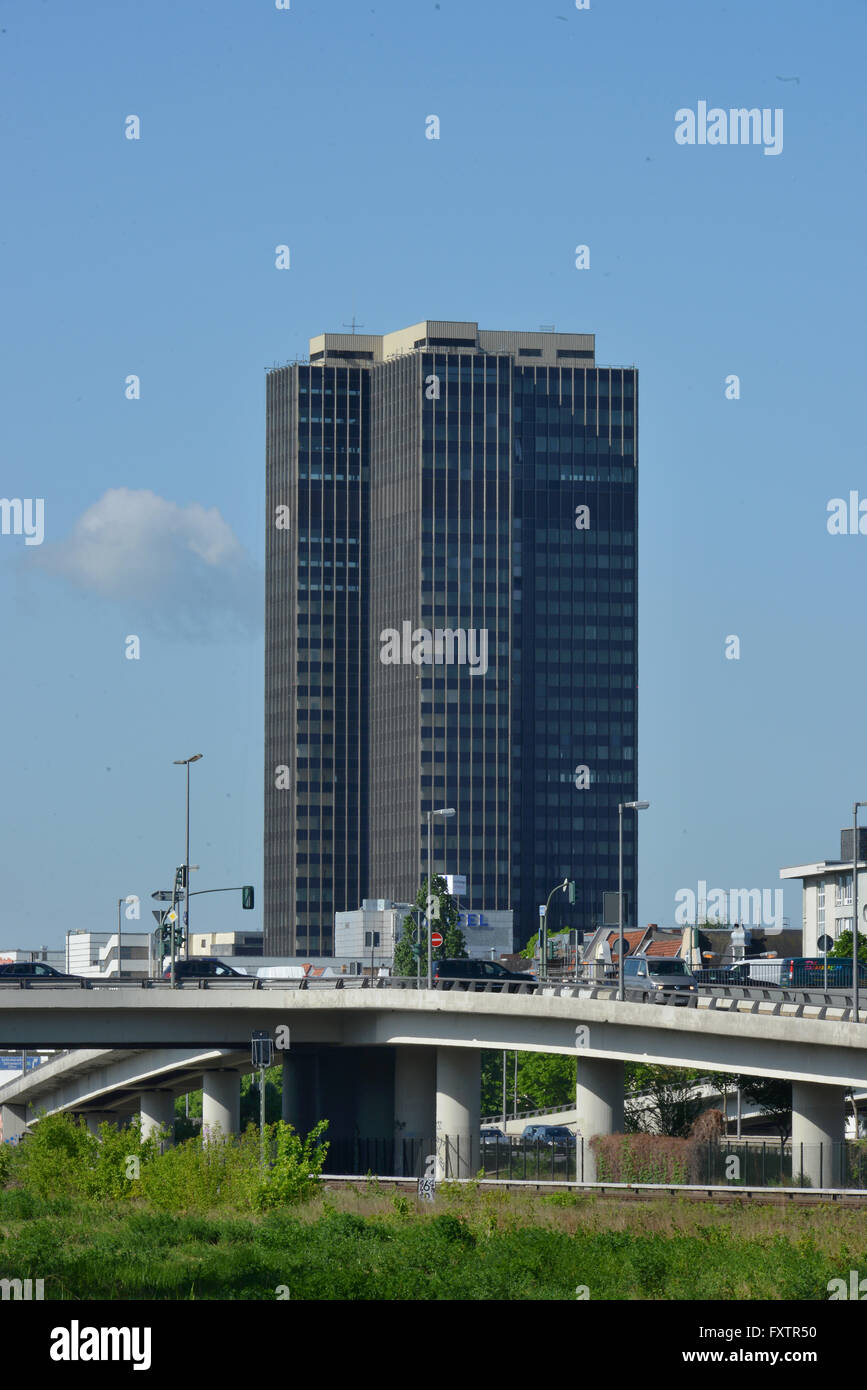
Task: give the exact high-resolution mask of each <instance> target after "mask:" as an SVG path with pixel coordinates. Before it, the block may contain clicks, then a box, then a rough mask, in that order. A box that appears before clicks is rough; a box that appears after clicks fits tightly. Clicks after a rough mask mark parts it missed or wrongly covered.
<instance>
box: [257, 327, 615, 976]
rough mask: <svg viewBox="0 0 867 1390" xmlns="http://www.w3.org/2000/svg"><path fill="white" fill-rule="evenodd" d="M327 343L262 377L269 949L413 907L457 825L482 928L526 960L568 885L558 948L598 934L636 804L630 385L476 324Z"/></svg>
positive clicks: (470, 901)
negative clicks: (501, 915)
mask: <svg viewBox="0 0 867 1390" xmlns="http://www.w3.org/2000/svg"><path fill="white" fill-rule="evenodd" d="M310 346H311V351H310V363H309V365H308V364H296V365H294V366H292V367H284V368H280V369H278V370H276V371H274V372H271V373H269V376H268V519H269V534H268V547H267V610H266V611H267V624H266V810H265V949H266V951H267V952H273V953H282V952H287V953H288V952H294V951H300V952H308V953H311V954H312V953H316V952H320V953H324V952H326V951H327V950H329V949H330V948H331V940H332V931H333V914H334V912H335V911H338V910H342V909H345V908H353V907H357V906H358V904H359V902H360V900H361V898H362V897H366V896H376V897H390V898H393V899H398V900H410V899H414V898H415V895H416V892H417V891H418V887H419V884H420V881H421V879H422V878H423V877H424V875H425V874H426V873H427V867H428V866H427V814H426V813H427V811H428V810H430V809H436V808H439V807H446V806H449V807H454V808H455V811H456V815H455V816H454V817H452V818H450V819H441V818H439V817H434V821H433V828H434V852H433V869H434V871H435V872H452V873H460V874H464V875H466V877H467V880H468V893H467V897H466V899H465V900H464V905H465V906H466V907H468V908H470V909H473V910H493V909H497V908H512V909H513V910H514V911H515V931H516V939H517V940H518V941H519V942H520V943H521V944H523V942H525V941H526V940H527V939H528V937H529V936H530V935H531V934H532V932H533V931H534V930H535V927H536V925H537V921H538V904H539V903H541V902H544V901H545V900H546V899H547V897H548V894H549V892H550V890H551V889H552V888H553V887H554V885H555V884H556V883H557V882H558V881H562V879H563V878H566V877H568V878H574V879H575V880H576V882H577V901H576V903H575V905H574V907H569V905H568V903H567V901H566V900H565V896H561V895H557V898H555V901H554V904H553V907H552V918H551V924H550V925H551V927H552V929H556V928H557V927H559V926H572V927H578V928H582V929H585V930H586V929H589V928H590V927H591V926H593V925H594V924H595V923H596V922H597V921H598V920H600V911H601V905H602V892H603V891H604V890H605V889H611V888H616V886H617V803H618V802H619V801H626V800H631V799H634V797H635V796H636V795H637V746H636V745H637V588H636V583H637V563H636V562H637V446H636V437H637V436H636V405H637V401H636V397H637V374H636V372H635V370H634V369H633V368H610V367H604V368H603V367H597V366H596V365H595V358H594V340H593V337H592V335H587V334H562V333H554V332H550V333H547V332H540V333H517V332H486V331H484V330H482V331H480V330H479V329H478V327H477V325H476V324H474V323H457V322H431V321H428V322H423V323H420V324H416V325H414V326H413V327H411V328H408V329H403V330H401V331H399V332H397V333H391V334H385V335H383V336H382V337H377V336H372V335H363V336H362V335H350V334H325V335H323V336H321V337H319V338H315V339H312V340H311V345H310ZM281 507H282V508H285V509H286V510H285V511H284V512H281V513H278V508H281ZM278 516H279V517H282V521H283V523H284V524H283V525H282V526H280V527H279V528H278V525H277V521H278ZM278 768H283V769H284V771H283V772H282V773H279V772H278V771H277V769H278ZM281 781H282V783H283V785H280V783H281ZM624 870H625V875H624V876H625V887H626V889H627V891H628V892H629V895H630V897H629V901H630V903H634V901H635V878H636V853H635V825H634V822H633V819H632V818H630V817H627V818H626V820H625V822H624Z"/></svg>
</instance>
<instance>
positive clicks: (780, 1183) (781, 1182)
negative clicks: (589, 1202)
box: [323, 1135, 867, 1192]
mask: <svg viewBox="0 0 867 1390" xmlns="http://www.w3.org/2000/svg"><path fill="white" fill-rule="evenodd" d="M648 1140H651V1141H652V1142H651V1143H648V1142H647V1141H648ZM631 1141H634V1142H631ZM328 1143H329V1151H328V1157H327V1159H326V1162H325V1167H324V1170H323V1171H324V1173H325V1174H329V1173H339V1174H349V1173H357V1174H358V1175H359V1176H360V1177H363V1176H365V1175H367V1174H372V1175H376V1176H380V1177H415V1178H424V1177H433V1176H434V1175H436V1176H437V1177H439V1178H444V1177H445V1178H474V1177H478V1176H482V1177H484V1178H489V1179H495V1180H499V1181H513V1182H516V1181H521V1182H533V1181H535V1182H558V1181H559V1182H565V1183H581V1182H604V1183H642V1184H660V1185H665V1186H669V1187H676V1186H684V1187H686V1186H691V1187H695V1186H704V1185H707V1186H709V1187H711V1186H713V1187H730V1188H737V1187H742V1188H750V1189H752V1188H757V1187H780V1188H785V1187H788V1188H808V1189H809V1188H837V1189H847V1190H850V1191H861V1192H867V1141H861V1142H856V1141H849V1140H847V1141H845V1142H842V1143H826V1144H795V1145H793V1144H792V1143H791V1141H787V1142H786V1143H785V1144H781V1143H780V1142H779V1140H775V1139H768V1140H766V1141H765V1140H762V1141H756V1140H753V1141H751V1142H748V1143H743V1142H741V1141H739V1140H736V1139H726V1138H723V1139H722V1140H721V1141H719V1142H717V1141H713V1140H712V1141H708V1142H705V1141H698V1140H689V1141H687V1140H683V1141H674V1142H673V1143H672V1142H671V1141H669V1143H668V1144H666V1142H665V1141H664V1140H662V1139H660V1140H659V1141H658V1144H657V1143H656V1142H655V1136H647V1135H628V1136H625V1137H624V1140H622V1141H621V1142H620V1144H619V1145H618V1146H616V1149H612V1147H611V1146H610V1145H608V1146H604V1147H602V1148H600V1147H598V1146H594V1147H591V1145H590V1142H589V1141H588V1140H585V1139H584V1138H583V1137H582V1136H580V1135H579V1136H578V1138H577V1139H573V1140H572V1141H571V1142H567V1141H563V1140H554V1141H553V1142H547V1143H546V1142H545V1141H544V1140H533V1141H525V1140H521V1139H517V1140H514V1139H513V1140H510V1139H507V1138H501V1139H499V1140H493V1139H488V1138H475V1137H474V1136H472V1135H439V1136H437V1137H431V1138H427V1139H421V1138H417V1137H414V1138H402V1137H398V1138H391V1139H389V1138H359V1137H357V1136H356V1137H349V1138H342V1137H340V1136H335V1137H333V1138H329V1139H328Z"/></svg>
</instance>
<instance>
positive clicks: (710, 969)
mask: <svg viewBox="0 0 867 1390" xmlns="http://www.w3.org/2000/svg"><path fill="white" fill-rule="evenodd" d="M692 976H693V979H694V980H696V981H697V983H698V984H700V985H730V984H731V983H732V977H731V966H730V965H712V966H706V967H703V968H702V969H701V970H693V972H692Z"/></svg>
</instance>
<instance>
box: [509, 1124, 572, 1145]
mask: <svg viewBox="0 0 867 1390" xmlns="http://www.w3.org/2000/svg"><path fill="white" fill-rule="evenodd" d="M521 1142H522V1143H524V1144H545V1145H546V1146H547V1147H549V1148H550V1147H551V1145H554V1146H555V1147H556V1146H559V1145H563V1144H571V1145H572V1146H573V1147H574V1145H575V1142H576V1141H575V1135H574V1134H573V1133H572V1131H571V1129H568V1128H567V1127H566V1125H525V1126H524V1131H523V1133H522V1135H521Z"/></svg>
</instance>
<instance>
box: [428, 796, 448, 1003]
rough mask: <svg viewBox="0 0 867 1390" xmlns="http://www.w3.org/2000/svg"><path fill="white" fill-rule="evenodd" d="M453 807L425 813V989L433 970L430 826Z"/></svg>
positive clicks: (431, 981)
mask: <svg viewBox="0 0 867 1390" xmlns="http://www.w3.org/2000/svg"><path fill="white" fill-rule="evenodd" d="M454 814H455V808H454V806H444V807H443V808H442V809H441V810H439V811H428V813H427V987H428V989H433V970H432V963H431V952H432V950H433V947H432V945H431V934H432V932H433V912H432V911H431V900H432V898H433V867H432V865H433V858H432V849H431V826H432V825H433V817H434V816H453V815H454Z"/></svg>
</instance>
